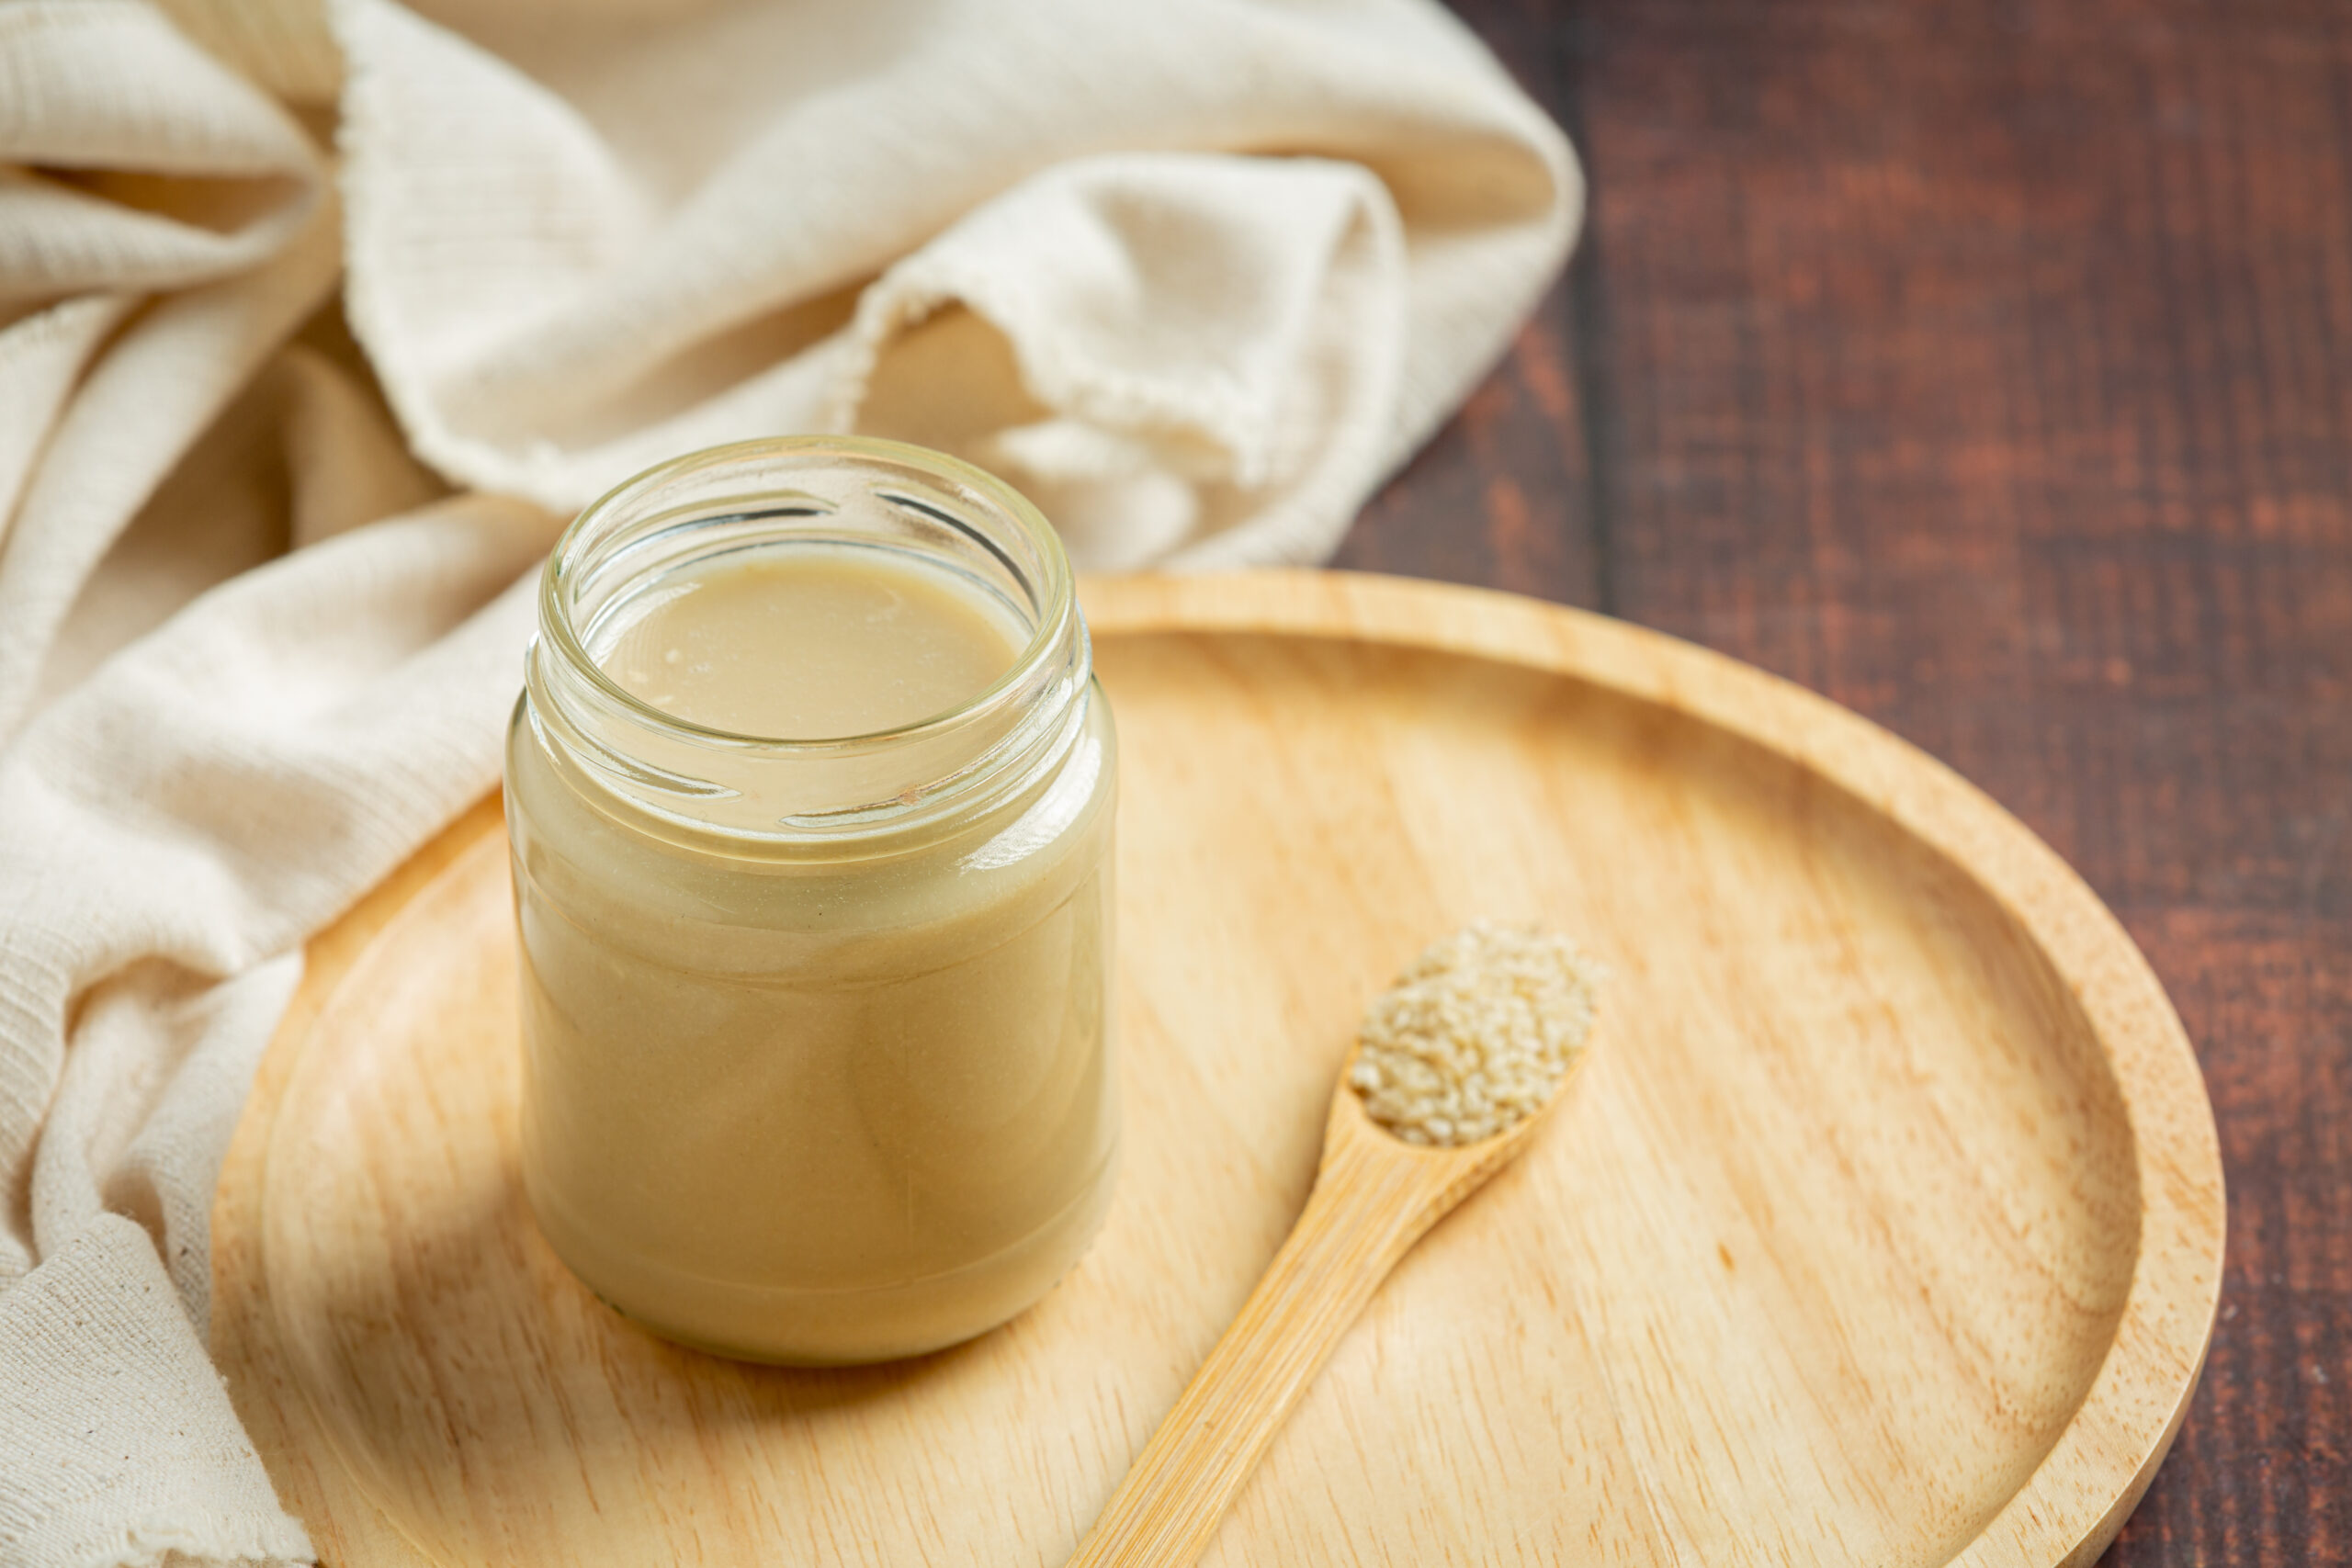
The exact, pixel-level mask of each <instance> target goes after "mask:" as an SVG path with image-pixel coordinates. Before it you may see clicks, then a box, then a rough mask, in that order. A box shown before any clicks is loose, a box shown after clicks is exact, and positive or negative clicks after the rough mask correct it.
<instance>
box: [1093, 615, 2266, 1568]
mask: <svg viewBox="0 0 2352 1568" xmlns="http://www.w3.org/2000/svg"><path fill="white" fill-rule="evenodd" d="M1080 604H1081V605H1082V607H1083V608H1084V610H1085V612H1086V615H1087V618H1088V624H1089V626H1090V627H1091V629H1092V631H1093V634H1094V635H1095V636H1097V637H1139V636H1150V635H1154V634H1186V633H1191V634H1201V633H1207V634H1216V635H1226V636H1233V635H1243V634H1252V633H1254V634H1259V635H1272V636H1292V637H1299V636H1305V637H1332V638H1339V639H1345V640H1353V641H1368V642H1378V643H1386V644H1390V645H1393V646H1401V647H1408V648H1417V649H1428V650H1430V651H1434V652H1443V653H1451V654H1457V655H1466V656H1469V657H1474V658H1482V659H1490V660H1497V661H1498V662H1502V663H1509V664H1516V665H1521V666H1522V667H1527V668H1532V669H1539V670H1543V671H1548V672H1550V673H1553V674H1555V675H1561V676H1565V677H1568V678H1572V679H1576V680H1579V681H1582V682H1587V683H1588V684H1590V685H1594V686H1597V687H1600V688H1601V689H1603V690H1607V691H1610V692H1613V693H1616V694H1620V695H1623V696H1625V697H1628V698H1631V699H1633V700H1634V701H1638V702H1643V703H1648V704H1652V705H1659V706H1664V707H1667V708H1670V709H1673V710H1675V711H1678V712H1679V713H1682V714H1684V715H1686V716H1689V717H1691V718H1692V719H1695V720H1697V721H1699V722H1702V723H1704V724H1708V725H1710V726H1712V727H1713V728H1718V729H1721V730H1723V731H1724V732H1725V733H1727V734H1730V735H1733V736H1736V737H1737V738H1739V739H1744V740H1746V741H1748V742H1749V743H1751V744H1754V745H1757V746H1760V747H1762V748H1763V749H1765V750H1768V751H1770V752H1772V753H1774V754H1775V755H1777V756H1779V757H1781V758H1782V759H1784V760H1785V761H1789V762H1791V763H1792V764H1793V765H1795V766H1797V767H1799V768H1801V769H1804V771H1806V772H1808V773H1813V774H1814V775H1815V776H1816V777H1819V778H1820V779H1822V780H1823V781H1824V782H1826V783H1827V784H1831V785H1833V786H1835V787H1837V788H1838V789H1840V790H1842V791H1844V792H1846V793H1847V794H1849V795H1853V796H1854V797H1856V798H1857V799H1859V800H1860V801H1861V802H1862V803H1864V804H1865V805H1866V806H1868V807H1871V808H1873V809H1875V810H1877V811H1879V812H1880V813H1882V814H1883V815H1884V816H1885V817H1886V818H1888V819H1889V820H1890V821H1891V822H1893V823H1894V825H1895V826H1896V827H1897V828H1899V829H1902V830H1903V831H1904V832H1905V833H1908V834H1910V835H1911V836H1912V837H1913V838H1915V839H1917V840H1919V841H1920V842H1921V843H1923V844H1925V845H1926V846H1928V848H1929V849H1931V850H1932V851H1934V852H1936V853H1938V854H1939V855H1940V856H1942V857H1943V858H1944V859H1945V860H1946V861H1948V862H1949V863H1951V865H1952V866H1953V867H1954V868H1955V869H1957V870H1958V871H1959V872H1960V873H1961V874H1963V875H1965V876H1966V877H1967V878H1968V879H1969V880H1971V881H1972V882H1973V883H1975V884H1976V885H1977V886H1980V887H1982V888H1984V889H1985V892H1986V893H1987V894H1989V895H1990V896H1991V897H1993V898H1994V900H1995V901H1996V903H1997V904H1998V905H1999V906H2000V907H2001V908H2002V909H2003V910H2004V911H2005V912H2006V913H2007V914H2008V916H2009V917H2010V918H2011V919H2015V920H2016V921H2017V922H2018V926H2019V927H2020V928H2021V929H2022V930H2023V931H2025V932H2026V933H2027V935H2028V936H2029V937H2030V939H2031V940H2032V942H2034V944H2035V945H2036V946H2037V947H2039V948H2041V951H2042V953H2043V954H2044V956H2045V957H2046V958H2047V959H2048V960H2049V962H2050V963H2051V964H2052V967H2053V968H2054V969H2055V970H2056V971H2057V974H2058V976H2059V977H2060V978H2061V979H2062V980H2063V981H2064V983H2065V984H2066V986H2067V987H2068V989H2069V990H2070V991H2071V992H2072V993H2073V994H2074V996H2075V999H2076V1002H2077V1003H2078V1005H2079V1006H2080V1007H2081V1008H2082V1010H2083V1012H2084V1014H2085V1016H2086V1018H2087V1019H2088V1021H2089V1022H2090V1024H2091V1028H2092V1032H2093V1034H2094V1037H2095V1038H2096V1039H2097V1040H2098V1044H2099V1047H2100V1049H2101V1052H2102V1054H2103V1055H2105V1057H2106V1059H2107V1063H2108V1067H2109V1072H2110V1073H2111V1074H2113V1076H2114V1078H2115V1082H2116V1087H2117V1089H2118V1090H2119V1092H2120V1095H2121V1098H2122V1102H2123V1108H2124V1116H2125V1121H2126V1122H2127V1124H2128V1125H2129V1127H2130V1130H2131V1145H2132V1164H2133V1174H2134V1176H2135V1178H2136V1179H2137V1183H2138V1190H2139V1198H2140V1240H2139V1247H2138V1251H2137V1255H2136V1257H2135V1258H2134V1259H2133V1264H2132V1270H2131V1285H2130V1287H2129V1289H2128V1290H2127V1292H2126V1293H2125V1297H2124V1302H2123V1308H2122V1311H2121V1313H2120V1315H2119V1316H2118V1318H2117V1321H2116V1326H2115V1333H2114V1336H2113V1337H2112V1338H2111V1339H2110V1340H2109V1344H2108V1348H2107V1351H2106V1353H2105V1355H2104V1356H2103V1357H2102V1358H2101V1359H2100V1363H2099V1369H2098V1373H2097V1374H2096V1375H2095V1376H2094V1377H2093V1379H2092V1381H2091V1385H2090V1387H2089V1389H2088V1390H2086V1393H2084V1396H2083V1398H2082V1401H2081V1402H2080V1403H2079V1404H2076V1405H2075V1409H2074V1412H2073V1414H2072V1415H2071V1416H2069V1417H2068V1418H2067V1421H2066V1424H2065V1426H2064V1428H2063V1429H2062V1430H2061V1432H2060V1433H2059V1436H2058V1439H2057V1441H2056V1442H2055V1443H2053V1444H2052V1446H2051V1449H2050V1450H2049V1452H2047V1453H2046V1454H2044V1455H2043V1456H2042V1459H2041V1463H2039V1464H2038V1465H2037V1466H2036V1467H2035V1468H2034V1470H2033V1472H2032V1473H2031V1474H2030V1475H2029V1476H2028V1477H2027V1478H2026V1480H2025V1482H2024V1483H2023V1484H2022V1485H2020V1486H2019V1487H2018V1490H2017V1491H2016V1492H2015V1493H2014V1494H2012V1495H2010V1497H2009V1498H2008V1500H2007V1502H2006V1503H2005V1504H2004V1505H2003V1506H2001V1508H2000V1509H1999V1511H1998V1512H1996V1514H1995V1515H1994V1517H1992V1518H1991V1519H1990V1520H1988V1521H1987V1522H1986V1523H1985V1527H1984V1529H1982V1530H1980V1531H1979V1532H1978V1534H1977V1535H1976V1537H1975V1538H1974V1539H1973V1540H1971V1541H1969V1542H1968V1544H1967V1545H1966V1546H1964V1547H1962V1549H1961V1551H1959V1552H1958V1553H1957V1554H1956V1555H1954V1556H1953V1557H1951V1559H1950V1560H1949V1561H1950V1562H1951V1564H1953V1568H1990V1565H1991V1564H1994V1563H2015V1562H2034V1563H2044V1562H2046V1563H2050V1564H2052V1565H2053V1568H2055V1565H2069V1568H2071V1565H2073V1564H2078V1563H2088V1562H2092V1561H2093V1560H2094V1559H2096V1558H2097V1557H2098V1554H2099V1553H2100V1552H2101V1551H2105V1550H2106V1548H2107V1546H2108V1545H2109V1542H2110V1541H2112V1540H2114V1538H2115V1536H2116V1534H2117V1533H2118V1532H2119V1531H2120V1529H2122V1527H2123V1521H2124V1520H2125V1519H2126V1518H2127V1517H2130V1515H2131V1510H2132V1508H2133V1507H2134V1506H2136V1505H2137V1504H2138V1503H2139V1501H2140V1498H2141V1497H2142V1495H2143V1494H2144V1493H2145V1492H2146V1490H2147V1488H2148V1485H2149V1483H2151V1482H2152V1481H2153V1480H2154V1478H2155V1472H2156V1471H2157V1469H2158V1468H2159V1467H2161V1466H2162V1464H2163V1463H2164V1461H2165V1455H2166V1454H2167V1453H2168V1452H2169V1451H2170V1450H2171V1448H2172V1443H2173V1439H2174V1438H2176V1437H2177V1436H2178V1434H2179V1431H2180V1427H2181V1424H2182V1422H2183V1421H2184V1420H2185V1419H2186V1417H2187V1416H2188V1405H2189V1403H2190V1401H2191V1399H2192V1398H2193V1397H2194V1396H2195V1394H2196V1391H2197V1384H2198V1381H2199V1376H2200V1375H2201V1374H2202V1372H2203V1371H2204V1363H2205V1354H2206V1350H2207V1348H2208V1347H2209V1346H2210V1345H2211V1341H2212V1334H2213V1326H2214V1323H2215V1320H2216V1314H2217V1313H2218V1312H2219V1310H2220V1305H2221V1286H2222V1255H2223V1247H2224V1244H2225V1241H2226V1235H2227V1224H2228V1220H2227V1206H2226V1203H2225V1201H2224V1198H2225V1191H2226V1188H2225V1180H2224V1176H2223V1171H2222V1157H2221V1141H2220V1134H2219V1132H2218V1130H2217V1128H2216V1126H2215V1124H2214V1121H2213V1107H2212V1100H2211V1096H2210V1095H2209V1093H2208V1092H2207V1089H2206V1087H2205V1077H2204V1073H2203V1070H2202V1069H2201V1068H2200V1067H2199V1065H2198V1061H2197V1054H2196V1050H2195V1048H2194V1047H2193V1046H2192V1045H2191V1043H2190V1042H2189V1039H2188V1031H2187V1030H2186V1028H2185V1027H2184V1026H2183V1025H2182V1023H2181V1021H2180V1017H2179V1014H2178V1013H2177V1011H2176V1010H2174V1008H2173V1005H2172V1001H2171V998H2169V997H2167V996H2166V995H2165V989H2164V986H2163V983H2162V982H2161V981H2160V980H2158V978H2157V977H2156V974H2155V971H2154V968H2153V967H2152V966H2151V965H2150V964H2149V963H2148V961H2147V957H2146V955H2145V954H2144V953H2142V952H2141V951H2140V947H2139V944H2138V943H2137V942H2133V941H2132V940H2131V933H2130V932H2129V931H2125V930H2124V928H2123V924H2122V922H2121V921H2120V920H2119V919H2117V918H2116V916H2115V914H2114V912H2113V911H2112V910H2110V909H2109V908H2108V907H2107V905H2106V903H2105V902H2104V901H2103V900H2101V899H2100V897H2098V894H2097V893H2096V892H2095V891H2094V890H2093V889H2092V888H2091V886H2090V885H2089V884H2088V883H2086V882H2085V881H2084V880H2083V879H2082V877H2081V876H2080V874H2077V873H2076V872H2075V869H2074V868H2073V867H2072V866H2071V865H2069V864H2067V863H2066V861H2065V859H2064V857H2063V856H2061V855H2060V854H2059V853H2058V852H2057V851H2055V850H2053V849H2052V848H2051V847H2050V845H2049V844H2047V843H2046V842H2044V841H2043V840H2042V839H2041V836H2040V835H2039V834H2037V833H2035V832H2034V831H2033V829H2030V828H2029V827H2027V826H2026V825H2025V823H2024V822H2022V821H2020V820H2019V819H2018V818H2017V817H2016V816H2015V815H2013V814H2012V813H2011V812H2010V811H2009V810H2008V809H2007V807H2003V806H2002V805H2001V804H2000V803H1999V802H1998V801H1996V800H1995V799H1994V798H1993V797H1992V796H1991V795H1987V794H1985V791H1984V790H1982V789H1981V788H1979V787H1978V786H1977V785H1975V784H1972V783H1970V782H1969V781H1968V780H1967V779H1966V778H1965V777H1964V776H1962V774H1961V773H1959V772H1957V771H1956V770H1954V769H1953V768H1951V766H1950V765H1949V764H1947V763H1945V762H1943V761H1939V760H1938V759H1937V758H1935V757H1934V756H1932V755H1930V754H1929V753H1928V752H1927V751H1925V750H1921V749H1920V748H1919V747H1917V746H1915V745H1913V744H1912V743H1911V742H1909V741H1907V740H1905V739H1902V738H1901V737H1900V736H1897V735H1896V734H1894V732H1893V731H1892V730H1889V729H1886V728H1883V727H1882V726H1880V725H1878V724H1875V723H1873V722H1872V721H1871V720H1870V719H1867V718H1865V717H1863V716H1861V715H1860V714H1858V713H1856V712H1854V711H1853V710H1852V709H1850V708H1848V707H1845V706H1843V705H1840V704H1838V703H1836V702H1833V701H1831V700H1830V699H1829V698H1827V697H1825V696H1822V695H1821V694H1818V693H1815V692H1813V691H1809V690H1807V689H1806V688H1804V686H1801V685H1799V684H1797V683H1796V682H1793V681H1790V680H1786V679H1784V678H1782V677H1781V676H1778V675H1774V674H1772V673H1770V671H1765V670H1761V669H1758V667H1756V666H1755V665H1752V664H1747V663H1745V662H1743V661H1741V660H1736V659H1734V658H1731V657H1730V656H1729V655H1726V654H1721V653H1717V652H1714V651H1713V650H1712V649H1706V648H1702V647H1701V646H1699V645H1698V644H1696V643H1692V642H1688V641H1685V640H1683V639H1682V638H1679V637H1673V636H1670V635H1668V634H1667V633H1664V632H1659V631H1654V630H1652V629H1650V628H1648V627H1645V626H1635V625H1633V624H1632V623H1630V622H1626V621H1620V620H1616V619H1613V618H1611V617H1609V616H1606V615H1598V614H1595V613H1593V612H1591V611H1589V610H1580V609H1577V608H1575V607H1574V606H1571V605H1565V604H1547V603H1545V602H1544V601H1541V600H1536V599H1531V598H1528V597H1526V596H1524V595H1521V594H1517V593H1511V592H1504V591H1501V590H1498V589H1489V588H1474V587H1468V586H1464V585H1462V584H1456V583H1442V582H1431V581H1423V580H1419V579H1412V578H1398V577H1386V576H1381V575H1378V574H1375V573H1370V572H1349V571H1317V570H1253V571H1246V572H1240V571H1236V572H1217V573H1200V574H1188V575H1182V576H1177V575H1136V576H1126V577H1103V578H1092V579H1081V580H1080Z"/></svg>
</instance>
